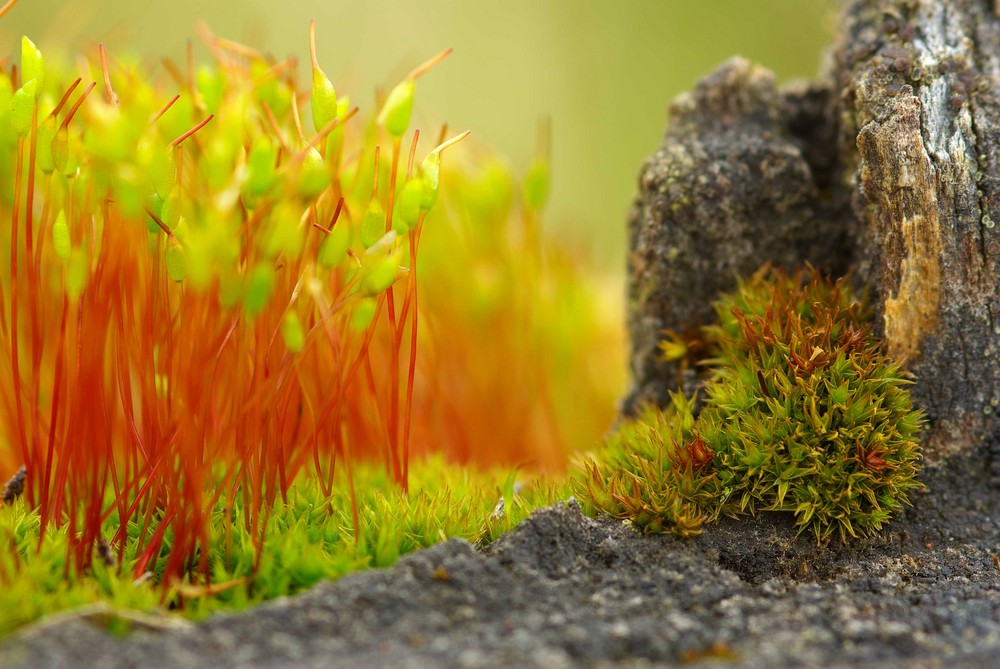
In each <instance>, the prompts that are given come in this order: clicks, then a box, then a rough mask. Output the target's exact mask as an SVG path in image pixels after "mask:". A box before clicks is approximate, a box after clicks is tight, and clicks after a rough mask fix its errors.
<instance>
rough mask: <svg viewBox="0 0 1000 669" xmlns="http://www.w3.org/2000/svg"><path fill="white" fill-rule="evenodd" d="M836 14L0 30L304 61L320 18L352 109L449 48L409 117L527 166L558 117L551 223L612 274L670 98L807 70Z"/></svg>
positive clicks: (48, 3)
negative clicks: (737, 71) (735, 70)
mask: <svg viewBox="0 0 1000 669" xmlns="http://www.w3.org/2000/svg"><path fill="white" fill-rule="evenodd" d="M834 10H835V2H834V0H752V1H751V0H712V1H701V2H698V1H694V0H619V1H618V2H611V1H610V0H607V1H605V0H505V1H504V2H481V1H475V0H421V1H419V2H404V1H402V0H396V1H393V2H390V1H387V0H383V1H365V2H361V1H358V0H355V1H354V2H338V1H330V0H327V1H323V2H320V1H318V0H298V1H294V0H285V1H280V2H275V1H273V0H272V1H267V0H244V1H242V2H240V1H234V0H229V1H227V2H221V1H217V0H200V1H199V0H170V1H168V2H149V1H147V0H76V1H74V2H65V1H64V0H63V1H57V0H21V2H20V3H19V4H18V5H17V6H15V7H14V9H13V10H12V11H11V12H10V13H9V14H8V15H7V16H6V17H5V18H4V19H3V21H0V37H2V39H3V43H4V44H5V45H7V46H6V48H5V52H6V53H11V54H16V53H17V52H18V48H19V45H18V42H17V41H16V40H17V39H18V38H19V36H20V35H21V34H27V35H28V36H30V37H32V39H34V40H35V42H36V43H37V44H38V46H39V47H40V48H41V49H42V51H43V52H45V53H50V52H52V51H56V50H60V49H62V50H65V51H70V50H78V49H85V48H93V45H94V43H95V42H97V41H102V42H104V43H105V45H106V46H107V47H108V48H109V50H110V51H111V52H112V54H114V53H121V52H133V53H137V54H139V55H141V56H143V57H145V58H148V59H149V62H150V64H151V65H153V66H155V67H156V68H157V71H159V72H162V67H160V66H159V58H160V57H162V56H171V57H174V58H175V59H182V58H183V54H184V49H185V44H186V40H187V39H188V38H191V37H194V35H195V31H194V26H195V23H196V22H197V21H198V20H204V21H205V22H206V23H207V24H208V25H209V26H210V27H211V29H212V30H213V31H214V32H215V33H216V34H218V35H220V36H223V37H227V38H230V39H234V40H237V41H241V42H244V43H246V44H248V45H251V46H253V47H255V48H257V49H259V50H262V51H267V52H270V53H272V54H274V55H275V56H278V57H283V56H286V55H290V54H294V55H297V56H298V57H299V60H300V72H302V73H306V67H307V65H308V56H307V54H308V24H309V19H310V18H315V19H316V21H317V23H318V52H319V58H320V62H321V65H322V67H323V69H324V70H325V71H326V73H327V74H328V75H329V76H330V77H331V78H332V79H333V81H334V84H335V85H336V86H337V89H338V93H340V94H342V93H345V92H346V93H349V94H350V95H351V98H352V100H353V101H354V102H355V103H356V104H361V105H371V104H372V93H373V90H374V87H376V86H383V87H388V86H391V85H393V84H394V83H396V81H398V80H399V78H400V77H402V76H403V75H404V74H405V73H406V72H407V71H409V69H410V68H411V67H412V66H414V65H415V64H417V63H419V62H421V61H422V60H424V59H425V58H427V57H429V56H430V55H433V54H434V53H436V52H437V51H439V50H441V49H442V48H444V47H447V46H451V47H454V48H455V53H454V54H453V55H452V57H451V58H449V59H448V61H447V62H445V63H444V64H443V65H442V66H440V67H439V68H437V69H436V70H435V71H434V72H432V73H431V74H430V75H428V76H427V77H425V78H424V79H423V80H421V82H420V86H419V87H418V92H417V96H418V97H417V112H416V119H417V125H418V127H419V125H420V121H421V119H426V121H427V123H428V124H432V125H429V126H428V127H436V126H437V124H438V123H439V122H440V121H442V120H447V121H448V123H449V124H450V127H451V128H453V129H454V130H460V129H471V130H472V131H473V133H474V134H475V136H476V137H478V138H479V140H480V141H484V142H486V143H488V144H490V145H492V146H493V147H494V148H496V149H497V150H498V151H499V152H500V153H501V154H503V155H505V156H507V157H508V158H509V159H510V160H511V162H512V163H513V164H514V165H515V166H517V167H520V168H523V167H525V166H526V165H527V164H528V162H529V161H530V159H531V156H532V154H533V151H534V145H535V135H536V127H537V122H538V119H539V118H540V117H542V116H546V115H547V116H549V117H551V119H552V122H553V135H554V138H553V169H554V177H553V187H552V199H551V202H550V205H549V210H548V212H547V214H548V216H547V225H548V226H549V228H550V229H553V230H556V231H558V232H559V234H561V235H562V234H564V235H567V237H572V238H574V240H576V239H580V238H581V237H582V238H583V239H584V240H585V241H586V242H587V244H588V246H589V247H590V248H591V249H592V250H593V261H594V262H596V264H597V265H598V266H601V267H605V268H608V269H615V270H618V269H620V268H622V267H623V264H624V261H623V257H624V255H623V254H624V250H625V222H624V221H625V212H626V210H627V208H628V204H629V201H630V198H631V196H632V192H633V188H634V183H635V178H636V174H637V172H638V169H639V166H640V164H641V161H642V160H643V158H644V157H645V156H647V155H648V154H650V153H651V152H652V151H653V150H654V149H655V148H656V147H657V145H658V143H659V140H660V138H661V136H662V133H663V130H664V127H665V122H666V109H667V105H668V104H669V102H670V100H671V99H672V98H673V97H674V96H675V95H676V94H677V93H679V92H681V91H683V90H685V89H687V88H690V87H691V85H692V84H693V83H694V81H695V80H696V79H697V78H698V77H699V76H700V75H702V74H704V73H705V72H706V71H708V70H709V69H711V68H712V67H714V66H715V65H716V64H717V63H719V62H720V61H722V60H723V59H725V58H727V57H729V56H731V55H734V54H741V55H744V56H747V57H749V58H751V59H753V60H756V61H758V62H761V63H763V64H765V65H766V66H768V67H770V68H772V69H773V70H775V71H776V72H777V74H778V76H779V77H780V78H781V79H782V80H787V79H789V78H792V77H798V76H811V75H812V74H814V73H815V72H816V70H817V68H818V65H819V62H820V58H821V55H822V51H823V49H824V47H825V45H826V44H827V43H828V42H829V39H830V32H831V28H832V24H833V20H834ZM195 43H196V45H197V54H198V56H199V58H201V59H207V53H206V51H205V49H204V48H203V47H202V46H201V44H200V43H199V42H197V40H195ZM302 80H303V81H304V82H308V78H303V79H302Z"/></svg>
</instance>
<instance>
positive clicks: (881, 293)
mask: <svg viewBox="0 0 1000 669" xmlns="http://www.w3.org/2000/svg"><path fill="white" fill-rule="evenodd" d="M997 220H1000V18H998V16H997V12H996V10H995V7H994V5H993V3H987V2H984V1H983V0H952V1H951V2H934V1H931V0H850V1H848V2H845V3H844V4H843V7H842V12H841V19H840V28H839V31H838V38H837V41H836V43H835V44H834V46H833V48H832V49H831V52H830V57H829V58H828V59H827V66H826V68H825V72H824V73H823V74H822V75H821V76H820V77H819V78H818V79H817V80H816V81H814V82H810V83H808V84H799V85H797V86H793V87H789V88H785V89H781V90H779V89H776V87H775V85H774V79H773V76H772V75H770V73H768V72H767V71H766V70H763V69H762V68H760V67H755V66H753V65H751V64H750V63H748V62H746V61H744V60H740V59H734V60H731V61H728V62H727V63H725V64H723V65H722V66H720V67H719V69H717V70H716V71H715V72H714V73H712V74H711V75H709V76H708V77H706V78H705V79H704V80H702V81H701V82H700V83H699V84H698V86H697V87H696V88H695V90H694V91H692V92H691V93H688V94H684V95H682V96H680V97H679V98H678V99H677V101H675V103H674V105H673V107H672V109H671V124H670V128H669V130H668V132H667V135H666V137H665V139H664V142H663V145H662V146H661V148H660V149H659V151H657V152H656V153H655V154H654V155H653V156H652V157H651V158H650V159H649V160H648V161H647V162H646V164H645V165H644V166H643V170H642V173H641V175H640V186H639V192H638V194H637V196H636V199H635V203H634V205H633V208H632V212H631V214H630V220H629V227H630V239H631V250H630V256H629V298H630V300H629V329H630V335H631V338H632V344H633V351H632V368H633V373H634V377H635V385H634V387H633V390H632V393H631V394H630V396H629V397H628V398H627V400H626V403H625V405H626V409H627V410H628V409H630V408H632V407H634V406H636V405H637V404H638V403H640V402H643V401H654V402H663V401H664V400H665V398H666V393H667V391H668V390H670V389H673V388H676V387H678V386H679V385H683V383H684V379H680V378H679V377H678V372H679V370H678V369H677V368H675V367H672V366H671V365H669V364H666V363H662V362H660V361H658V360H657V351H656V344H657V342H658V341H659V339H660V338H661V337H662V334H661V331H662V330H663V329H664V328H669V329H673V330H683V329H685V328H690V327H694V326H696V325H698V324H700V323H702V322H704V321H705V320H707V319H708V318H709V317H710V315H711V310H710V302H711V300H712V299H713V298H714V297H715V296H716V295H717V294H718V293H719V292H721V291H725V290H729V289H731V288H732V287H733V286H734V285H735V277H736V276H737V275H745V274H748V273H749V272H752V271H753V270H754V269H756V268H757V267H758V266H759V265H761V264H763V263H764V262H765V261H771V262H773V263H775V264H778V265H781V266H785V267H793V266H795V265H797V264H799V263H801V262H803V261H809V262H812V263H813V264H815V265H818V266H819V267H820V268H822V269H824V270H826V271H828V272H830V273H833V274H837V275H842V274H848V273H849V274H850V276H851V277H852V280H853V281H854V282H855V283H856V284H858V285H860V286H865V287H867V288H868V289H869V291H870V293H869V294H870V296H871V299H872V306H873V314H874V320H873V324H872V325H873V329H874V330H875V332H876V334H877V335H878V336H880V337H881V338H882V340H883V344H884V346H885V349H886V351H887V352H888V353H889V354H890V355H892V356H893V357H895V358H896V359H898V360H901V361H903V362H904V364H905V366H906V367H907V369H908V370H909V371H911V372H912V373H913V375H914V378H915V380H916V382H915V384H914V387H913V391H914V396H915V400H916V402H917V404H918V405H919V406H921V407H923V408H924V409H925V410H926V411H927V413H928V416H929V419H930V430H929V434H928V439H927V444H926V453H927V457H928V460H929V461H939V460H941V459H942V458H943V457H945V456H947V455H949V454H952V453H957V452H962V451H968V450H971V449H976V448H979V447H980V446H979V445H980V444H982V443H984V442H986V443H990V442H992V443H996V442H997V437H1000V421H998V416H1000V407H998V404H1000V266H998V263H1000V229H998V228H997V226H996V224H995V221H997ZM982 450H984V451H985V450H986V449H982Z"/></svg>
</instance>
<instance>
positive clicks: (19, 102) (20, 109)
mask: <svg viewBox="0 0 1000 669" xmlns="http://www.w3.org/2000/svg"><path fill="white" fill-rule="evenodd" d="M37 90H38V80H37V79H32V80H30V81H28V82H25V84H24V85H23V86H21V87H20V88H19V89H17V91H15V92H14V97H12V98H11V100H10V123H11V125H12V126H13V127H14V133H15V134H16V135H17V136H18V137H27V136H28V132H29V131H30V130H31V114H32V112H33V111H34V109H35V99H36V98H37V95H36V94H35V93H36V92H37Z"/></svg>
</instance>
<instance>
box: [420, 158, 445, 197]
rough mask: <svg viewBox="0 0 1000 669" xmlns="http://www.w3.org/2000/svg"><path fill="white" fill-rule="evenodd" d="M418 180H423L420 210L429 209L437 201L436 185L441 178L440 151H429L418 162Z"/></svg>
mask: <svg viewBox="0 0 1000 669" xmlns="http://www.w3.org/2000/svg"><path fill="white" fill-rule="evenodd" d="M420 180H421V181H422V182H423V197H422V198H421V199H420V209H421V211H429V210H430V208H431V207H433V206H434V203H435V202H437V196H438V185H439V183H440V180H441V153H440V152H438V151H433V152H431V153H430V154H429V155H428V156H427V157H426V158H424V161H423V162H422V163H420Z"/></svg>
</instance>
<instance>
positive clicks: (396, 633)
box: [0, 460, 1000, 669]
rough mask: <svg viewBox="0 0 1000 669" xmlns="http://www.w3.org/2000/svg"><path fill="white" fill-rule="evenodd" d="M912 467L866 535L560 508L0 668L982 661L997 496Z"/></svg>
mask: <svg viewBox="0 0 1000 669" xmlns="http://www.w3.org/2000/svg"><path fill="white" fill-rule="evenodd" d="M926 481H927V484H928V491H927V492H926V494H921V495H917V496H916V497H917V499H916V500H915V506H914V507H913V508H912V509H908V510H907V511H906V512H905V513H904V514H903V515H902V516H901V517H900V518H899V519H897V520H896V521H894V522H893V523H892V524H891V525H890V526H889V529H888V530H887V531H886V532H885V533H883V534H882V535H879V536H877V537H875V538H872V539H866V540H857V541H851V542H849V543H846V544H843V543H840V542H839V541H832V542H830V543H829V544H827V545H825V546H822V545H817V544H816V543H815V541H814V540H813V539H812V538H811V537H808V536H805V535H802V536H799V537H796V536H795V534H794V531H793V529H792V524H791V522H790V518H789V517H786V516H784V515H781V514H765V515H761V516H759V517H757V518H753V519H748V520H740V521H734V520H725V521H722V522H720V523H718V524H715V525H710V526H708V527H706V531H705V533H704V535H702V536H701V537H698V538H696V539H693V540H682V539H677V538H674V537H670V536H659V537H645V536H642V535H639V534H638V533H636V532H635V531H634V530H632V529H631V528H630V527H628V526H626V525H623V524H621V523H618V522H614V521H610V520H592V519H589V518H586V517H584V516H582V515H581V514H580V513H579V510H578V508H577V506H576V504H575V502H570V503H567V504H561V505H557V506H554V507H550V508H547V509H543V510H541V511H538V512H537V513H535V514H534V515H532V516H531V518H530V519H529V520H527V521H525V522H524V523H522V525H521V526H520V527H519V528H518V529H517V530H516V531H514V532H513V533H511V534H510V535H507V536H506V537H503V538H501V539H500V540H499V541H497V542H496V543H495V544H494V545H493V546H491V547H489V548H488V549H487V550H486V551H485V552H483V553H480V552H477V551H476V550H475V549H474V548H473V547H472V546H470V545H469V544H468V543H466V542H464V541H457V540H454V541H449V542H447V543H444V544H440V545H438V546H435V547H433V548H431V549H428V550H425V551H421V552H418V553H415V554H413V555H410V556H408V557H406V558H404V559H402V560H401V561H400V562H399V563H398V564H397V565H396V566H395V567H392V568H390V569H386V570H383V571H375V572H368V573H362V574H356V575H352V576H348V577H345V578H343V579H341V580H339V581H337V582H334V583H326V584H322V585H320V586H318V587H316V588H314V589H313V590H311V591H309V592H308V593H305V594H304V595H301V596H299V597H296V598H292V599H284V600H279V601H275V602H271V603H269V604H265V605H263V606H261V607H259V608H257V609H255V610H253V611H250V612H246V613H239V614H231V615H219V616H216V617H214V618H212V619H210V620H208V621H205V622H202V623H198V624H195V625H187V626H184V627H183V628H180V629H167V628H164V629H154V628H152V627H149V626H143V627H141V628H139V629H137V631H134V632H132V633H131V634H129V635H128V636H124V637H119V636H113V635H111V634H110V633H108V632H107V631H105V630H104V629H103V627H102V626H101V625H99V624H97V623H96V621H95V619H94V618H87V619H77V620H73V619H68V620H63V621H61V622H56V623H52V622H50V623H45V624H43V625H41V626H37V627H35V628H31V629H27V630H24V631H22V632H21V633H19V634H17V635H15V636H14V637H12V638H9V639H7V640H6V641H5V642H3V643H2V644H0V666H2V667H5V668H6V669H21V668H23V669H29V668H30V669H46V668H50V667H51V668H54V667H86V666H94V667H97V666H100V667H106V668H108V669H112V668H125V667H136V668H138V667H142V668H143V669H166V668H180V667H194V666H210V667H214V668H215V669H225V668H227V667H234V668H235V667H254V668H264V667H284V666H295V667H301V668H306V667H317V668H318V667H413V668H418V667H419V668H423V667H671V666H678V665H683V666H685V667H687V666H705V667H708V666H726V667H748V668H751V667H752V668H758V667H759V668H761V669H764V668H768V669H771V668H780V667H799V666H811V667H871V666H879V667H943V666H948V667H956V666H961V667H980V666H981V667H990V666H996V656H997V654H998V653H1000V567H998V558H997V557H996V551H997V550H998V549H997V547H998V545H1000V502H998V498H1000V496H998V495H996V491H995V489H994V488H993V487H991V483H990V482H989V480H988V476H987V475H986V473H985V472H983V470H982V469H981V467H979V466H978V465H976V464H975V463H974V462H973V461H971V460H964V461H960V462H959V461H956V462H953V463H952V464H951V465H950V466H949V467H948V468H947V469H942V468H936V469H933V470H931V471H930V472H928V476H927V478H926Z"/></svg>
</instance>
